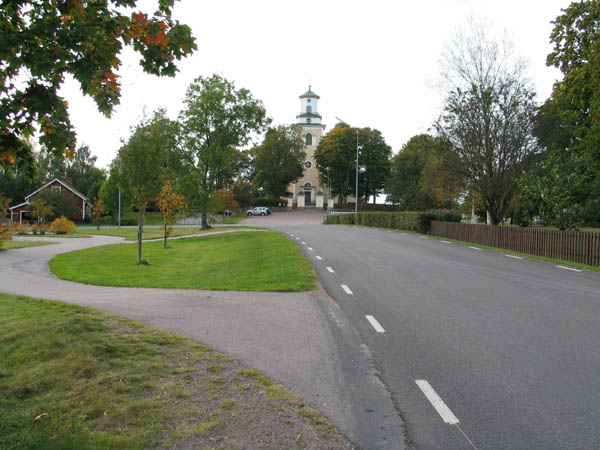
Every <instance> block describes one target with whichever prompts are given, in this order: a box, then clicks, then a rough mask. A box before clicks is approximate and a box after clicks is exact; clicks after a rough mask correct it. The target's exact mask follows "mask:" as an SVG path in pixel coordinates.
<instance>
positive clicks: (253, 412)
mask: <svg viewBox="0 0 600 450" xmlns="http://www.w3.org/2000/svg"><path fill="white" fill-rule="evenodd" d="M0 330H2V333H0V361H2V363H1V364H0V448H2V449H50V450H52V449H84V450H85V449H104V448H119V449H146V448H199V449H200V448H219V449H233V448H265V449H280V448H307V447H308V448H334V449H342V448H344V449H345V448H351V445H350V444H349V443H348V442H347V441H346V440H345V439H344V438H343V437H342V436H341V435H340V434H339V432H338V431H337V430H336V429H335V428H334V427H333V426H332V425H331V424H329V422H327V421H326V420H325V419H324V418H323V417H322V416H321V415H320V414H318V413H317V412H316V411H315V410H312V409H310V408H308V407H305V406H304V404H303V402H302V400H300V399H299V398H297V397H296V396H294V395H293V394H291V393H289V392H288V391H287V390H286V389H285V388H283V387H282V386H281V385H278V384H276V383H275V382H273V381H272V380H270V379H269V378H267V377H266V376H265V375H263V374H261V373H260V372H258V371H256V370H253V369H249V368H247V367H244V366H242V365H241V364H239V363H238V362H237V361H235V360H234V359H232V358H227V357H225V356H223V355H221V354H219V353H217V352H215V351H213V350H211V349H209V348H207V347H205V346H203V345H200V344H198V343H196V342H194V341H191V340H189V339H186V338H183V337H181V336H179V335H176V334H174V333H169V332H166V331H162V330H159V329H157V328H154V327H151V326H149V325H145V324H141V323H138V322H134V321H132V320H128V319H124V318H121V317H118V316H114V315H110V314H106V313H103V312H100V311H97V310H94V309H91V308H82V307H79V306H74V305H70V304H66V303H61V302H55V301H48V300H39V299H32V298H27V297H18V296H12V295H6V294H0ZM265 436H267V437H268V438H267V439H265Z"/></svg>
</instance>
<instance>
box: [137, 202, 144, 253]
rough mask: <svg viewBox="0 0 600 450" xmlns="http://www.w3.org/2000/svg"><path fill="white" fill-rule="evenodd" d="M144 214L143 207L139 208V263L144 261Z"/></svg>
mask: <svg viewBox="0 0 600 450" xmlns="http://www.w3.org/2000/svg"><path fill="white" fill-rule="evenodd" d="M143 217H144V214H143V212H142V208H138V236H137V237H138V264H141V263H142V232H143V228H144V221H143Z"/></svg>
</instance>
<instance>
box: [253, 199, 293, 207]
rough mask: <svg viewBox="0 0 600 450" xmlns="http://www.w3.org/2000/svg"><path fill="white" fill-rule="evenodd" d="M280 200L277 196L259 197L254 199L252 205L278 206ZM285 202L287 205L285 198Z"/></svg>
mask: <svg viewBox="0 0 600 450" xmlns="http://www.w3.org/2000/svg"><path fill="white" fill-rule="evenodd" d="M281 202H282V200H280V199H278V198H267V197H261V198H257V199H256V201H255V202H254V206H279V204H280V203H281ZM285 204H286V205H287V200H286V203H285Z"/></svg>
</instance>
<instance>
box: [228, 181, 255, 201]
mask: <svg viewBox="0 0 600 450" xmlns="http://www.w3.org/2000/svg"><path fill="white" fill-rule="evenodd" d="M231 190H232V192H233V198H234V200H235V201H236V202H238V204H239V206H240V208H248V207H249V206H252V204H254V188H253V186H252V183H250V182H248V181H245V180H242V179H240V180H237V181H236V182H235V183H234V185H233V187H232V188H231Z"/></svg>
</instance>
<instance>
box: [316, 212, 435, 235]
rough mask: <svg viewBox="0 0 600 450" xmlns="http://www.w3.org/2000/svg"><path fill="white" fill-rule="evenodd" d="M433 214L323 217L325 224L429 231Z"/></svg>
mask: <svg viewBox="0 0 600 450" xmlns="http://www.w3.org/2000/svg"><path fill="white" fill-rule="evenodd" d="M434 219H435V216H434V215H433V214H430V213H426V212H411V211H397V212H393V213H390V212H362V213H358V214H330V215H328V216H327V217H326V218H325V224H327V225H334V224H337V225H363V226H367V227H377V228H392V229H395V230H407V231H416V232H417V233H429V230H430V229H431V221H432V220H434Z"/></svg>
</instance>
